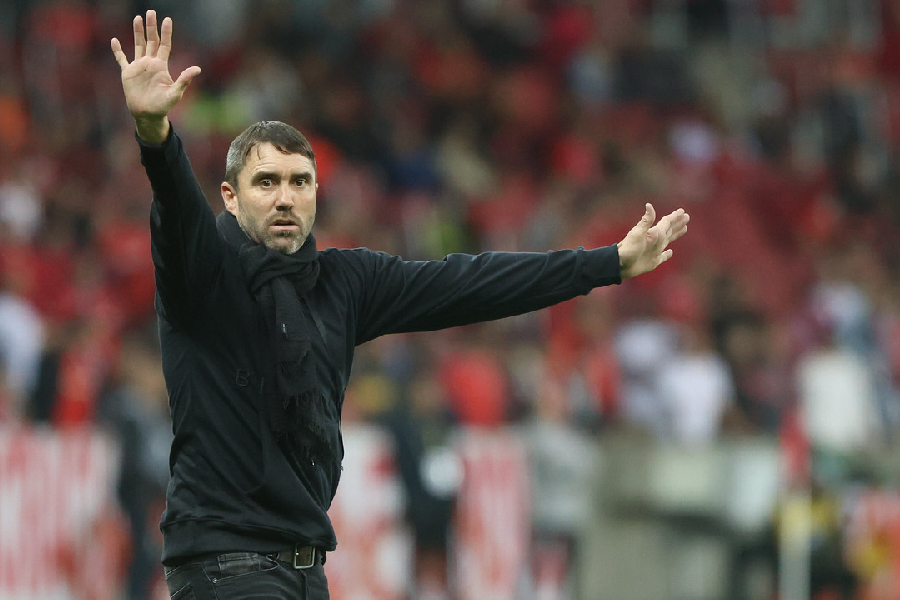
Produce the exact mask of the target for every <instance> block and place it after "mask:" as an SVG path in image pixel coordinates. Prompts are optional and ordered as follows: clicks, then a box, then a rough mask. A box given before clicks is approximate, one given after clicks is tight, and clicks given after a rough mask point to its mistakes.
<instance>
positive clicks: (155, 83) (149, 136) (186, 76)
mask: <svg viewBox="0 0 900 600" xmlns="http://www.w3.org/2000/svg"><path fill="white" fill-rule="evenodd" d="M132 26H133V29H134V60H133V61H132V62H130V63H129V62H128V59H127V58H126V56H125V52H124V51H123V50H122V44H121V43H119V40H118V39H117V38H113V39H112V40H110V46H111V47H112V51H113V56H115V58H116V62H117V63H119V67H120V68H121V69H122V89H123V90H124V92H125V103H126V105H127V106H128V110H129V112H131V116H132V117H134V122H135V126H136V128H137V134H138V137H139V138H141V139H142V140H143V141H145V142H147V143H149V144H162V143H163V142H164V141H166V138H167V137H168V136H169V117H168V115H169V111H170V110H172V108H173V107H174V106H175V105H176V104H178V102H179V101H180V100H181V97H182V96H183V95H184V91H185V90H186V89H187V86H188V84H190V82H191V80H192V79H193V78H194V77H196V76H197V75H199V74H200V67H197V66H192V67H188V68H187V69H185V70H184V71H182V72H181V75H179V76H178V79H175V80H173V79H172V76H171V75H170V74H169V53H170V52H171V51H172V19H171V18H169V17H166V18H165V19H163V22H162V28H161V31H160V30H158V29H157V24H156V11H154V10H148V11H147V26H146V35H145V34H144V29H145V28H144V21H143V19H142V18H141V17H140V15H138V16H136V17H135V18H134V21H133V23H132Z"/></svg>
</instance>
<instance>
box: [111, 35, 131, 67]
mask: <svg viewBox="0 0 900 600" xmlns="http://www.w3.org/2000/svg"><path fill="white" fill-rule="evenodd" d="M109 46H110V48H112V53H113V56H114V57H115V59H116V62H117V63H119V67H120V68H122V69H124V68H125V67H127V66H128V59H127V58H125V53H124V52H123V51H122V44H120V43H119V40H117V39H116V38H113V39H111V40H110V41H109Z"/></svg>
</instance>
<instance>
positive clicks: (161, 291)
mask: <svg viewBox="0 0 900 600" xmlns="http://www.w3.org/2000/svg"><path fill="white" fill-rule="evenodd" d="M138 143H139V145H140V149H141V163H143V165H144V168H145V170H146V172H147V177H148V178H149V179H150V186H151V188H152V189H153V204H152V205H151V208H150V239H151V253H152V255H153V265H154V268H155V272H156V290H157V310H159V311H160V314H161V315H162V316H164V317H165V318H166V319H167V320H169V321H170V322H172V323H175V322H179V321H183V320H184V319H186V318H189V317H190V316H191V315H192V313H193V311H194V310H195V309H196V307H197V306H199V304H200V302H201V301H202V300H203V299H204V297H205V295H206V292H208V290H210V289H211V287H212V281H213V279H214V278H215V276H216V273H217V271H218V270H219V268H220V267H221V256H222V253H221V242H220V240H219V236H218V232H217V231H216V222H215V215H213V212H212V209H211V208H210V206H209V204H208V203H207V201H206V197H205V196H204V195H203V191H202V190H201V189H200V185H199V184H198V183H197V179H196V177H194V172H193V170H192V169H191V164H190V162H189V161H188V157H187V155H186V154H185V152H184V146H183V145H182V143H181V138H179V137H178V135H177V134H176V133H175V131H174V130H171V133H170V134H169V137H168V138H167V139H166V141H165V142H163V143H162V144H161V145H159V146H153V145H149V144H146V143H144V142H143V141H142V140H141V139H140V138H138Z"/></svg>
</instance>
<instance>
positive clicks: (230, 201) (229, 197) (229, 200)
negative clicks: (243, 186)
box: [220, 181, 238, 216]
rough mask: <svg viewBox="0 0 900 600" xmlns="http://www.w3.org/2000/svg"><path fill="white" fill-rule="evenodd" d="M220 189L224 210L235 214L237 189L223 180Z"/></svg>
mask: <svg viewBox="0 0 900 600" xmlns="http://www.w3.org/2000/svg"><path fill="white" fill-rule="evenodd" d="M220 191H221V192H222V200H223V201H224V202H225V210H227V211H228V212H230V213H231V214H233V215H234V216H237V210H238V201H237V190H236V189H234V187H233V186H232V185H231V184H230V183H228V182H227V181H223V182H222V187H221V189H220Z"/></svg>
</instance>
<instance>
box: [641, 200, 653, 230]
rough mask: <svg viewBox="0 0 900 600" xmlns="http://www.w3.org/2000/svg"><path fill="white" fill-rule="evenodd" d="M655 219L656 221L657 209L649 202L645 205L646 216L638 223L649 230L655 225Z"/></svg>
mask: <svg viewBox="0 0 900 600" xmlns="http://www.w3.org/2000/svg"><path fill="white" fill-rule="evenodd" d="M654 221H656V210H655V209H654V208H653V205H652V204H650V203H649V202H648V203H646V204H645V205H644V216H642V217H641V221H640V223H638V225H639V226H640V227H641V228H642V229H644V230H645V231H647V230H649V229H650V227H652V226H653V222H654Z"/></svg>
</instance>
